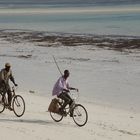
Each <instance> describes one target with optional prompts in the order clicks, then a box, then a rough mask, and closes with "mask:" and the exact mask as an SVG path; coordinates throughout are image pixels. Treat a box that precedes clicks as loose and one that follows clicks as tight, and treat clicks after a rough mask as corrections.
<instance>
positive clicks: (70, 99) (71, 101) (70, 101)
mask: <svg viewBox="0 0 140 140" xmlns="http://www.w3.org/2000/svg"><path fill="white" fill-rule="evenodd" d="M65 96H66V97H67V98H69V106H71V104H72V103H73V100H72V98H71V97H70V95H69V94H68V93H66V95H65Z"/></svg>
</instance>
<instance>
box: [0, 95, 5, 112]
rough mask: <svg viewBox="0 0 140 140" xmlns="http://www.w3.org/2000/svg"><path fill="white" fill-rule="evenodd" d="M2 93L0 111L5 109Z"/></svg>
mask: <svg viewBox="0 0 140 140" xmlns="http://www.w3.org/2000/svg"><path fill="white" fill-rule="evenodd" d="M2 97H3V96H2V94H1V93H0V113H2V112H3V111H4V109H5V105H4V102H3V101H2Z"/></svg>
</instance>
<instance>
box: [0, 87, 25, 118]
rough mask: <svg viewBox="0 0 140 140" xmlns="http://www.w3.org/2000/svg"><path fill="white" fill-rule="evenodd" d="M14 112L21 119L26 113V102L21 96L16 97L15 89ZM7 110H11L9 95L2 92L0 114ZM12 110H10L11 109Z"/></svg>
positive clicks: (13, 90)
mask: <svg viewBox="0 0 140 140" xmlns="http://www.w3.org/2000/svg"><path fill="white" fill-rule="evenodd" d="M11 92H12V101H11V105H12V110H11V111H13V112H14V114H15V115H16V116H17V117H21V116H22V115H23V114H24V112H25V101H24V99H23V97H22V96H21V95H16V93H15V87H14V86H13V87H12V91H11ZM5 109H9V105H8V97H7V94H6V93H5V94H3V91H1V92H0V113H2V112H3V111H4V110H5ZM9 110H10V109H9Z"/></svg>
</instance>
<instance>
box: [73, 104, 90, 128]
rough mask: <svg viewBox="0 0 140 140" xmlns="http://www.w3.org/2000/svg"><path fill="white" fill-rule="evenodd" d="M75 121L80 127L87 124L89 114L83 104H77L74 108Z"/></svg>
mask: <svg viewBox="0 0 140 140" xmlns="http://www.w3.org/2000/svg"><path fill="white" fill-rule="evenodd" d="M73 120H74V122H75V123H76V124H77V125H78V126H80V127H81V126H84V125H85V124H86V123H87V120H88V113H87V111H86V109H85V107H84V106H82V105H81V104H76V105H75V107H74V108H73Z"/></svg>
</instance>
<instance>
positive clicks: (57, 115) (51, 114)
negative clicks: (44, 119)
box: [50, 112, 63, 122]
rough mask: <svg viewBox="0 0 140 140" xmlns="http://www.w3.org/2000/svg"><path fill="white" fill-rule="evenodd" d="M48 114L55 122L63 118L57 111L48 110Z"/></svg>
mask: <svg viewBox="0 0 140 140" xmlns="http://www.w3.org/2000/svg"><path fill="white" fill-rule="evenodd" d="M50 116H51V118H52V119H53V120H54V121H55V122H60V121H61V120H62V119H63V116H62V115H60V114H58V113H53V112H50Z"/></svg>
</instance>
